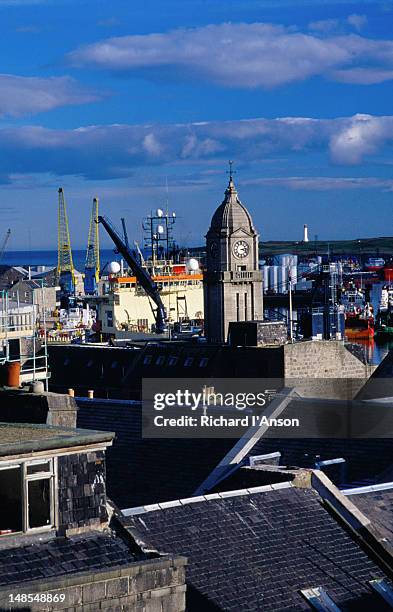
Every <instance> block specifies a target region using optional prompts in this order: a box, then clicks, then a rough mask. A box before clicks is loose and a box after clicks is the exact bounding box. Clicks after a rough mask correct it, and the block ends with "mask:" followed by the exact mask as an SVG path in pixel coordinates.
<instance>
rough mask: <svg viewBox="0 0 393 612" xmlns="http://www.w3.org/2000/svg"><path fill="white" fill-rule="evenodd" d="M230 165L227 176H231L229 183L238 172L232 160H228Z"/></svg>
mask: <svg viewBox="0 0 393 612" xmlns="http://www.w3.org/2000/svg"><path fill="white" fill-rule="evenodd" d="M228 164H229V170H227V174H229V182H231V181H232V179H233V175H234V174H236V170H234V169H233V160H232V159H229V160H228Z"/></svg>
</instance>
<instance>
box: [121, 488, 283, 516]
mask: <svg viewBox="0 0 393 612" xmlns="http://www.w3.org/2000/svg"><path fill="white" fill-rule="evenodd" d="M293 487H294V485H293V484H292V482H290V481H285V482H277V483H273V484H270V485H262V486H259V487H250V488H248V489H236V490H234V491H222V492H221V493H209V494H208V495H196V496H195V497H185V498H183V499H175V500H173V501H168V502H159V503H157V504H148V505H146V506H135V507H134V508H124V509H122V510H121V512H122V514H123V515H124V516H134V515H138V514H146V513H147V512H155V511H157V510H166V509H167V508H176V507H180V506H186V505H188V504H195V503H198V502H206V501H212V500H214V499H227V498H230V497H240V496H242V495H253V494H254V493H267V492H268V491H269V492H270V491H277V490H279V489H290V488H293Z"/></svg>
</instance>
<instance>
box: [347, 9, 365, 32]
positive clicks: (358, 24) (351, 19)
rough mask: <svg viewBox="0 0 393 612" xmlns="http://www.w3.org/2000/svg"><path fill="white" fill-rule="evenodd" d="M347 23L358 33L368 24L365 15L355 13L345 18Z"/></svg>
mask: <svg viewBox="0 0 393 612" xmlns="http://www.w3.org/2000/svg"><path fill="white" fill-rule="evenodd" d="M347 22H348V23H349V25H351V26H352V27H353V28H355V30H357V31H358V32H360V30H362V29H363V28H364V27H365V26H366V25H367V23H368V19H367V17H366V15H358V14H357V13H353V14H352V15H349V16H348V17H347Z"/></svg>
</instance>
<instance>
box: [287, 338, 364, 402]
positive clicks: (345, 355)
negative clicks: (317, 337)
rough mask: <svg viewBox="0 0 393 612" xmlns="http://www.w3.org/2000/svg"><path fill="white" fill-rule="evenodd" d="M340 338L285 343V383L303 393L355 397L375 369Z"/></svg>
mask: <svg viewBox="0 0 393 612" xmlns="http://www.w3.org/2000/svg"><path fill="white" fill-rule="evenodd" d="M351 349H352V345H350V344H349V345H346V344H344V343H343V342H341V341H339V340H337V341H335V340H321V341H305V342H296V343H294V344H286V345H285V346H284V372H285V384H286V386H288V387H295V388H296V391H297V392H298V393H299V395H301V396H302V397H325V398H330V399H353V398H354V397H355V395H356V394H357V393H358V391H359V389H360V388H361V387H362V386H363V385H364V384H365V382H366V381H367V380H368V378H369V377H370V376H371V374H372V373H373V371H374V369H375V366H372V365H370V364H368V363H366V362H365V361H362V359H361V358H360V357H361V355H360V354H358V353H357V352H356V351H352V350H351Z"/></svg>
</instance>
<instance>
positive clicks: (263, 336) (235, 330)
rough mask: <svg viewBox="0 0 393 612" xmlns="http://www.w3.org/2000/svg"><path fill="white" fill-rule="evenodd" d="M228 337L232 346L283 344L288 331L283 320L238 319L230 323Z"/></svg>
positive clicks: (286, 338)
mask: <svg viewBox="0 0 393 612" xmlns="http://www.w3.org/2000/svg"><path fill="white" fill-rule="evenodd" d="M228 338H229V344H230V345H231V346H258V347H263V346H282V345H283V344H285V343H286V342H287V340H288V332H287V326H286V325H285V323H283V322H281V321H239V322H237V321H236V322H230V323H229V334H228Z"/></svg>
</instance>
